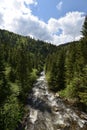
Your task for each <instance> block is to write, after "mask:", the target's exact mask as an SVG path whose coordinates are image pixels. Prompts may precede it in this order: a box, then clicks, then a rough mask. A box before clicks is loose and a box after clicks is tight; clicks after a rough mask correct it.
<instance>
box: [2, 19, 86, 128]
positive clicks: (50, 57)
mask: <svg viewBox="0 0 87 130" xmlns="http://www.w3.org/2000/svg"><path fill="white" fill-rule="evenodd" d="M81 32H82V35H83V37H82V38H81V39H80V40H79V41H73V42H71V43H66V44H63V45H60V46H55V45H52V44H49V43H45V42H43V41H40V40H34V39H31V38H30V37H27V36H26V37H24V36H20V35H18V34H14V33H12V32H9V31H6V30H0V129H1V130H14V129H15V128H16V127H17V125H18V122H20V121H21V119H22V117H23V115H24V112H25V110H24V106H25V104H26V99H27V96H28V95H29V93H30V92H31V90H32V87H33V83H34V82H35V80H36V79H37V77H38V75H39V74H40V72H41V71H42V70H43V69H44V70H45V74H46V77H47V81H48V86H49V90H51V91H54V92H56V93H57V92H58V93H59V95H60V96H61V97H63V98H66V99H71V100H73V101H74V102H75V103H76V104H77V105H79V104H81V105H82V108H83V109H84V111H86V112H87V110H86V108H87V16H86V17H85V21H84V24H83V27H82V31H81ZM83 106H84V107H83Z"/></svg>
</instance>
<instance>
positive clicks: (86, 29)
mask: <svg viewBox="0 0 87 130" xmlns="http://www.w3.org/2000/svg"><path fill="white" fill-rule="evenodd" d="M81 32H82V34H83V36H84V38H87V15H86V16H85V21H84V24H83V27H82V31H81Z"/></svg>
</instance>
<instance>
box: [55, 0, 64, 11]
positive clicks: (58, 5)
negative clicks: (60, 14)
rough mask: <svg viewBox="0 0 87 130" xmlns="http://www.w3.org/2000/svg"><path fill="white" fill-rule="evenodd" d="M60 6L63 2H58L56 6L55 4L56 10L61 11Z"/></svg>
mask: <svg viewBox="0 0 87 130" xmlns="http://www.w3.org/2000/svg"><path fill="white" fill-rule="evenodd" d="M62 5H63V2H62V1H60V2H59V3H58V4H57V6H56V7H57V9H58V10H61V9H62Z"/></svg>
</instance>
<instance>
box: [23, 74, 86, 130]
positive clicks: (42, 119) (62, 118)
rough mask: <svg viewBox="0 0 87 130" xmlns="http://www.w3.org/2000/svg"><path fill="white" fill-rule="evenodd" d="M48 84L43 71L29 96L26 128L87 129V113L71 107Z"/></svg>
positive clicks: (37, 129) (31, 129)
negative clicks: (50, 90)
mask: <svg viewBox="0 0 87 130" xmlns="http://www.w3.org/2000/svg"><path fill="white" fill-rule="evenodd" d="M47 86H48V85H47V81H46V79H45V74H44V72H42V73H41V75H40V77H39V78H38V79H37V81H36V83H35V84H34V87H33V90H32V93H31V94H29V97H28V105H27V107H28V108H29V114H28V115H27V119H26V123H25V130H87V114H86V113H84V112H80V111H78V110H76V109H74V108H71V107H70V105H68V104H66V103H65V102H64V100H63V99H61V98H60V97H59V96H58V95H55V94H54V93H52V92H49V90H48V87H47Z"/></svg>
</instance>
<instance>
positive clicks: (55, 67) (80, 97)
mask: <svg viewBox="0 0 87 130" xmlns="http://www.w3.org/2000/svg"><path fill="white" fill-rule="evenodd" d="M45 71H46V75H47V77H48V78H47V80H48V85H49V89H51V90H53V91H55V92H59V94H60V96H62V97H66V98H68V99H72V100H74V101H78V102H79V103H83V104H85V105H86V106H87V38H86V37H84V38H82V39H81V40H80V41H76V42H72V43H68V44H65V45H61V46H58V47H57V51H56V52H55V53H54V54H51V55H49V56H48V58H47V60H46V66H45Z"/></svg>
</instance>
